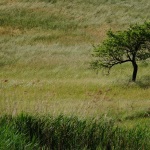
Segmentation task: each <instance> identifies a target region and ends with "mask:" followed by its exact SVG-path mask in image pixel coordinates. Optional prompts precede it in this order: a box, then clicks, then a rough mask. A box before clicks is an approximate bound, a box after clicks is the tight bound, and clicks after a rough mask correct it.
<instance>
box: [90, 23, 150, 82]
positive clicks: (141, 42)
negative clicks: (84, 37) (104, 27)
mask: <svg viewBox="0 0 150 150" xmlns="http://www.w3.org/2000/svg"><path fill="white" fill-rule="evenodd" d="M107 35H108V39H106V40H105V41H104V42H103V44H102V45H99V46H97V47H94V53H93V56H94V57H96V60H94V62H93V63H92V65H93V67H94V68H99V67H105V68H109V69H110V68H112V67H113V66H115V65H117V64H122V63H126V62H131V63H132V64H133V67H134V72H133V81H134V80H135V78H136V73H137V64H136V61H139V60H146V59H147V58H150V23H149V22H145V23H144V24H143V25H138V24H136V25H132V26H130V28H129V29H128V30H125V31H119V32H117V33H113V32H112V31H111V30H110V31H108V33H107Z"/></svg>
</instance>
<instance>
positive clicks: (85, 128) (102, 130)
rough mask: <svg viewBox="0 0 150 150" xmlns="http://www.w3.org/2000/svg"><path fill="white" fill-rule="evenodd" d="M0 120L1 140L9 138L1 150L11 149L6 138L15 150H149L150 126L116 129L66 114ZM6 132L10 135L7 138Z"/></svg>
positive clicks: (3, 118)
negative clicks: (4, 148)
mask: <svg viewBox="0 0 150 150" xmlns="http://www.w3.org/2000/svg"><path fill="white" fill-rule="evenodd" d="M0 121H1V126H2V128H3V129H4V127H5V130H4V132H3V133H2V134H0V135H1V136H0V137H1V139H2V138H4V137H5V139H6V140H5V142H4V143H2V142H1V143H0V147H2V146H3V144H5V146H8V145H9V143H7V141H8V140H7V139H9V140H10V142H11V145H13V146H14V149H17V148H19V146H21V149H23V148H25V147H26V146H27V145H28V146H29V148H28V147H27V148H26V149H30V147H31V146H34V147H37V146H38V147H39V148H42V149H50V150H58V149H59V150H70V149H76V150H81V149H87V150H88V149H89V150H96V149H98V150H101V149H103V150H111V149H114V150H120V149H122V150H128V149H144V150H148V149H149V148H150V143H149V138H150V131H149V129H148V127H146V126H142V125H140V126H136V127H135V128H131V129H125V128H123V127H122V128H121V127H116V126H115V125H114V124H113V122H112V121H104V120H103V119H100V120H95V119H83V120H81V119H79V118H77V117H66V116H63V115H59V116H58V117H51V116H49V117H48V116H47V117H35V116H30V115H23V114H22V115H19V116H17V117H7V116H5V117H1V119H0ZM10 124H11V125H10ZM6 132H7V133H9V136H6V135H7V134H5V133H6ZM18 138H19V140H18ZM14 139H15V140H14ZM30 143H32V144H30ZM35 143H38V144H39V145H38V144H37V145H36V144H35ZM6 144H8V145H6ZM19 144H21V145H19Z"/></svg>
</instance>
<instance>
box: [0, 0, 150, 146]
mask: <svg viewBox="0 0 150 150" xmlns="http://www.w3.org/2000/svg"><path fill="white" fill-rule="evenodd" d="M149 8H150V2H149V1H148V0H130V1H127V0H124V1H122V0H101V1H98V0H72V1H69V0H1V1H0V116H1V119H2V118H3V117H4V115H11V116H12V117H14V119H15V117H17V116H19V115H20V114H21V113H27V114H30V115H31V116H32V115H33V116H34V115H37V116H43V115H46V116H47V115H49V114H50V115H51V116H53V117H54V116H55V117H56V120H57V117H58V116H59V115H60V114H63V115H65V117H67V116H68V117H69V116H77V117H78V118H80V119H83V120H84V119H90V118H95V119H99V118H101V117H103V118H104V120H113V121H114V122H115V125H119V126H121V127H122V126H125V128H132V127H135V126H137V125H141V127H143V128H144V127H145V125H150V121H149V115H150V69H149V68H150V61H149V60H147V61H146V62H139V71H138V76H137V82H136V83H132V82H131V81H130V80H131V75H132V66H131V64H124V65H118V66H116V67H115V68H113V69H112V70H111V72H110V75H107V70H100V71H99V72H97V71H96V70H92V69H91V68H90V62H91V61H92V59H93V58H92V56H91V54H92V50H93V45H97V44H99V43H101V42H102V41H103V40H104V39H105V38H106V33H107V31H108V30H109V29H111V30H113V31H118V30H124V29H126V28H128V27H129V25H130V24H135V23H140V24H141V23H143V22H144V21H149V20H150V9H149ZM33 116H32V117H33ZM4 118H5V117H4ZM6 118H7V117H6ZM33 118H34V117H33ZM8 120H9V119H8ZM10 120H11V119H10ZM12 120H13V119H12ZM33 120H34V119H33ZM81 122H82V121H81ZM6 124H7V123H6ZM6 124H5V125H6ZM81 124H82V123H81ZM5 125H4V128H5ZM115 125H114V126H115ZM8 128H9V127H8ZM14 132H15V131H14ZM16 132H17V131H16ZM118 132H122V131H118ZM146 132H147V131H146ZM146 132H144V131H143V132H142V133H143V135H145V134H144V133H146ZM19 136H21V137H22V138H24V137H23V136H22V135H19ZM145 137H146V138H147V136H145ZM83 139H84V138H83ZM33 143H34V142H33ZM31 146H32V144H31ZM99 146H100V145H99ZM83 147H85V149H86V144H85V145H84V146H83ZM83 147H82V148H83ZM129 148H130V146H129ZM31 149H32V148H31ZM56 149H58V148H56ZM99 149H100V148H99ZM116 149H117V148H116ZM145 149H146V148H145ZM147 149H148V148H147Z"/></svg>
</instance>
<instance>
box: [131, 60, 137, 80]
mask: <svg viewBox="0 0 150 150" xmlns="http://www.w3.org/2000/svg"><path fill="white" fill-rule="evenodd" d="M132 65H133V74H132V81H133V82H135V81H136V75H137V71H138V65H137V64H136V62H132Z"/></svg>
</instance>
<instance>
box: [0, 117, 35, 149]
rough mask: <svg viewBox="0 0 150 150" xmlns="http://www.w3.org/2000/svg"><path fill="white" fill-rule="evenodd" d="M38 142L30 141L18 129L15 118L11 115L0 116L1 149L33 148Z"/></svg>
mask: <svg viewBox="0 0 150 150" xmlns="http://www.w3.org/2000/svg"><path fill="white" fill-rule="evenodd" d="M37 147H38V144H37V143H34V142H33V141H31V142H30V141H29V140H28V139H27V138H26V136H25V135H24V134H21V133H19V132H18V130H16V128H15V125H14V120H13V119H12V118H11V117H10V116H3V117H1V118H0V149H1V150H8V149H11V150H24V149H27V150H33V149H37Z"/></svg>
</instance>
